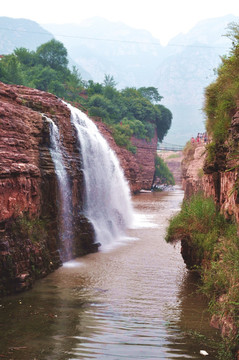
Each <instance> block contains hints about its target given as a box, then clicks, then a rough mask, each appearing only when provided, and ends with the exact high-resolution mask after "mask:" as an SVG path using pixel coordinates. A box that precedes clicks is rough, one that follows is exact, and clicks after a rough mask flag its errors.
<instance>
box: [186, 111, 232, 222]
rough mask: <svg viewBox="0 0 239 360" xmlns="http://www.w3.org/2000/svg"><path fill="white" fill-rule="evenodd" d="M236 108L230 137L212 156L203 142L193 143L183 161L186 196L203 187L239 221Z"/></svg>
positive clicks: (227, 215)
mask: <svg viewBox="0 0 239 360" xmlns="http://www.w3.org/2000/svg"><path fill="white" fill-rule="evenodd" d="M238 144H239V109H238V110H237V111H236V112H235V114H234V116H233V117H232V121H231V127H230V129H229V137H228V139H227V141H226V142H225V144H223V145H221V146H220V147H218V149H217V151H216V153H215V156H214V159H213V160H210V161H209V160H208V158H207V149H206V147H205V145H204V144H199V145H192V148H191V150H189V151H188V152H187V155H186V156H185V157H184V160H183V162H182V169H183V171H182V174H183V187H184V190H185V196H186V197H189V196H191V195H192V194H193V193H196V192H198V191H203V192H204V194H205V195H206V196H212V197H213V198H214V200H215V202H216V203H217V204H218V205H219V207H220V209H221V212H222V213H223V214H224V215H225V216H226V217H234V218H235V219H236V221H237V223H238V224H239V196H238V190H239V185H238V169H239V155H238V151H237V149H238Z"/></svg>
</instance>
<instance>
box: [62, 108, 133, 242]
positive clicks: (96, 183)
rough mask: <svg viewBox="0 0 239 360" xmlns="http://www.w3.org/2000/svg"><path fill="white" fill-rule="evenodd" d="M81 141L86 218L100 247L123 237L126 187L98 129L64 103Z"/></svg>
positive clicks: (129, 217)
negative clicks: (68, 109)
mask: <svg viewBox="0 0 239 360" xmlns="http://www.w3.org/2000/svg"><path fill="white" fill-rule="evenodd" d="M67 105H68V107H69V108H70V110H71V121H72V123H73V125H74V126H75V128H76V131H77V136H78V139H79V141H80V147H81V153H82V160H83V172H84V180H85V192H86V201H85V209H84V211H85V215H86V217H87V218H88V219H89V220H90V221H91V223H92V224H93V226H94V230H95V235H96V242H99V243H100V244H101V245H102V246H103V248H104V246H106V245H109V244H110V243H112V242H115V241H117V240H119V239H120V237H122V236H123V235H124V231H125V230H126V228H127V227H129V226H130V225H131V224H132V221H133V209H132V205H131V199H130V190H129V186H128V184H127V182H126V180H125V178H124V174H123V170H122V169H121V167H120V165H119V161H118V159H117V157H116V155H115V153H114V152H113V151H112V149H111V148H110V147H109V145H108V143H107V142H106V140H105V139H104V137H103V136H102V135H101V134H100V132H99V130H98V128H97V126H96V125H95V124H94V123H93V121H92V120H90V119H89V118H88V116H87V115H86V114H84V113H83V112H82V111H80V110H78V109H76V108H74V107H73V106H71V105H69V104H67Z"/></svg>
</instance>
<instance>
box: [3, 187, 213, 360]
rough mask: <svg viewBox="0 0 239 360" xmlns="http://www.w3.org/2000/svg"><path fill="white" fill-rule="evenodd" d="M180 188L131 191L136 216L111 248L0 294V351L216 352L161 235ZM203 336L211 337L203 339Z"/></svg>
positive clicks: (33, 354) (46, 355)
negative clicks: (27, 285) (28, 286)
mask: <svg viewBox="0 0 239 360" xmlns="http://www.w3.org/2000/svg"><path fill="white" fill-rule="evenodd" d="M182 198H183V191H182V190H180V189H179V188H176V189H175V190H174V191H169V192H161V193H141V194H139V195H136V196H134V197H133V206H134V209H135V212H136V213H137V216H136V218H137V221H136V224H135V226H134V228H133V229H130V230H129V231H128V234H127V238H125V239H124V241H122V242H121V243H119V244H117V245H116V246H114V247H112V248H108V249H106V250H105V251H101V252H99V253H95V254H90V255H87V256H85V257H82V258H79V259H76V260H74V261H71V262H68V263H66V264H65V265H64V266H63V267H61V268H60V269H58V270H57V271H56V272H54V273H53V274H51V275H49V276H48V277H46V278H44V279H42V280H40V281H38V282H37V283H36V284H35V286H34V288H33V290H30V291H28V292H25V293H21V294H19V295H17V296H11V297H6V298H3V299H0V334H1V336H0V358H1V359H9V360H10V359H14V360H77V359H98V360H99V359H106V360H120V359H137V360H139V359H149V360H151V359H179V360H181V359H202V358H203V355H201V354H200V351H201V350H205V351H207V353H208V354H209V355H208V356H206V358H207V359H216V355H215V349H214V348H213V347H212V346H211V345H210V344H211V340H212V339H213V340H214V339H217V333H216V331H215V330H214V329H212V328H211V327H210V326H209V314H208V313H207V311H206V308H207V304H206V301H205V299H203V298H202V297H200V296H199V295H198V294H197V293H195V291H196V282H195V279H194V277H193V275H192V274H190V273H189V272H188V271H187V270H186V268H185V265H184V263H183V260H182V258H181V255H180V246H179V244H178V245H176V246H172V245H170V244H167V243H166V242H165V240H164V234H165V231H166V227H167V224H168V219H169V218H170V216H171V215H172V214H174V213H175V211H178V210H179V208H180V204H181V201H182ZM208 338H210V341H208Z"/></svg>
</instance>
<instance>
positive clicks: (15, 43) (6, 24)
mask: <svg viewBox="0 0 239 360" xmlns="http://www.w3.org/2000/svg"><path fill="white" fill-rule="evenodd" d="M53 37H54V36H53V35H52V34H51V33H50V32H48V31H47V30H45V29H43V28H42V27H41V26H40V25H39V24H38V23H36V22H35V21H32V20H27V19H13V18H8V17H5V16H4V17H0V54H10V53H12V52H13V50H14V49H16V48H17V47H26V48H27V49H29V50H36V48H37V47H38V46H39V45H41V44H43V43H44V42H47V41H50V40H51V39H52V38H53Z"/></svg>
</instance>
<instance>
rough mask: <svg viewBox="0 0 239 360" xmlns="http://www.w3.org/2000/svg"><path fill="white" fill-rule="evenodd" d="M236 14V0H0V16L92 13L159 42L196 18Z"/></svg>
mask: <svg viewBox="0 0 239 360" xmlns="http://www.w3.org/2000/svg"><path fill="white" fill-rule="evenodd" d="M229 14H232V15H235V16H239V5H238V0H224V1H220V0H67V1H61V0H57V1H56V0H41V1H33V0H2V1H1V6H0V16H8V17H13V18H26V19H31V20H34V21H36V22H38V23H40V24H46V23H56V24H61V23H80V22H81V21H82V20H85V19H88V18H90V17H93V16H100V17H104V18H106V19H108V20H111V21H122V22H124V23H125V24H127V25H130V26H132V27H135V28H141V29H145V30H148V31H150V32H151V33H152V34H153V35H154V36H155V37H156V38H158V39H159V40H160V41H161V43H162V44H163V45H166V43H167V42H168V41H169V40H170V39H171V38H172V37H174V36H176V35H178V34H179V33H180V32H184V33H185V32H187V31H188V30H190V29H191V28H192V27H193V26H194V25H195V24H196V23H197V22H198V21H200V20H203V19H209V18H214V17H220V16H224V15H229Z"/></svg>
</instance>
